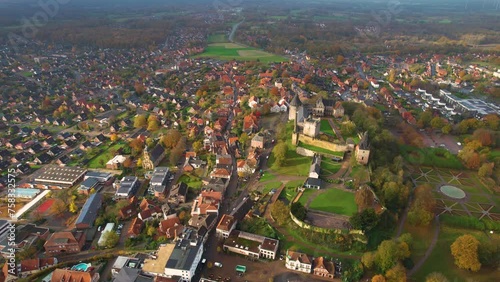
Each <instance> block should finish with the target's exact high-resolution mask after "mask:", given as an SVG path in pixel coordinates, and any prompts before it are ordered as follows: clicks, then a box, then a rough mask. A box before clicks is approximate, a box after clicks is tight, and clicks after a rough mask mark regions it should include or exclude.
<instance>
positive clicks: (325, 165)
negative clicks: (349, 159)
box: [321, 159, 342, 174]
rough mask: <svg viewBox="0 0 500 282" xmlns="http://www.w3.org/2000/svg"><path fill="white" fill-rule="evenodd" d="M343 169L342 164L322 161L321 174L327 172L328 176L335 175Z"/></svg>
mask: <svg viewBox="0 0 500 282" xmlns="http://www.w3.org/2000/svg"><path fill="white" fill-rule="evenodd" d="M341 167H342V163H338V162H334V161H326V160H325V159H323V160H321V173H322V174H323V173H324V172H326V173H327V174H334V173H336V172H337V171H339V170H340V168H341Z"/></svg>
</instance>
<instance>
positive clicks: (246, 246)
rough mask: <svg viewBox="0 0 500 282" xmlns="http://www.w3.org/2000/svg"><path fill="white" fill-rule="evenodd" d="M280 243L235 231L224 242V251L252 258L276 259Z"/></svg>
mask: <svg viewBox="0 0 500 282" xmlns="http://www.w3.org/2000/svg"><path fill="white" fill-rule="evenodd" d="M278 245H279V241H278V240H275V239H271V238H267V237H264V236H260V235H256V234H252V233H247V232H243V231H239V230H233V231H231V233H230V234H229V236H228V238H227V239H226V240H224V246H223V248H224V250H226V251H229V252H233V253H237V254H241V255H244V256H247V257H251V258H255V259H257V258H260V257H261V258H266V259H275V258H276V254H277V252H278Z"/></svg>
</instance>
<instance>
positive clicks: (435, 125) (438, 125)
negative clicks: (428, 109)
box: [430, 117, 446, 129]
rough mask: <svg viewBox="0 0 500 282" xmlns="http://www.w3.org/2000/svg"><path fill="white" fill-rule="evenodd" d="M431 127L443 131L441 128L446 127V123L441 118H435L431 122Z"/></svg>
mask: <svg viewBox="0 0 500 282" xmlns="http://www.w3.org/2000/svg"><path fill="white" fill-rule="evenodd" d="M430 125H431V127H432V128H434V129H441V128H443V126H445V125H446V121H445V120H444V119H443V118H441V117H434V118H433V119H432V120H431V122H430Z"/></svg>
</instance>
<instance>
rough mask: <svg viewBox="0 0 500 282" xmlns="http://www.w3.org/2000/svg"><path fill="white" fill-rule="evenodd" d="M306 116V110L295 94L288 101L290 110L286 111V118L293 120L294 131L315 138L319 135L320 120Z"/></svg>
mask: <svg viewBox="0 0 500 282" xmlns="http://www.w3.org/2000/svg"><path fill="white" fill-rule="evenodd" d="M305 116H306V110H305V107H304V105H303V104H302V102H301V101H300V99H299V97H298V95H295V96H294V97H293V99H292V101H290V111H289V112H288V119H289V120H294V121H295V124H294V132H295V133H299V132H302V134H304V135H306V136H309V137H312V138H316V137H317V136H318V135H319V131H320V125H321V120H320V119H319V118H312V117H311V116H309V117H307V118H306V117H305Z"/></svg>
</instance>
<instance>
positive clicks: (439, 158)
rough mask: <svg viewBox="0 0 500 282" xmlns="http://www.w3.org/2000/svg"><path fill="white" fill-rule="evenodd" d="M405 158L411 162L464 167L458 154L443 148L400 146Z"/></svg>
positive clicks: (457, 167) (424, 164) (446, 166)
mask: <svg viewBox="0 0 500 282" xmlns="http://www.w3.org/2000/svg"><path fill="white" fill-rule="evenodd" d="M399 148H400V150H401V155H402V156H403V158H404V159H405V160H406V161H408V162H409V163H411V164H415V165H423V166H435V167H444V168H453V169H463V168H464V167H463V165H462V162H460V160H459V159H458V157H457V156H456V155H453V154H451V153H450V152H448V150H446V149H441V148H416V147H412V146H408V145H401V146H399Z"/></svg>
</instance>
